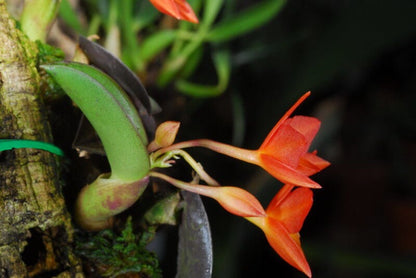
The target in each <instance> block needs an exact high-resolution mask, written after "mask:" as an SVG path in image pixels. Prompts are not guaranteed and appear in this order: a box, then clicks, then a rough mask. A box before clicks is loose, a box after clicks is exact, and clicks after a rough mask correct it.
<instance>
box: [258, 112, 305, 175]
mask: <svg viewBox="0 0 416 278" xmlns="http://www.w3.org/2000/svg"><path fill="white" fill-rule="evenodd" d="M290 120H291V119H287V121H286V122H284V123H283V124H282V125H281V126H280V128H279V130H277V131H276V132H275V133H274V136H273V137H272V138H270V139H269V140H268V141H267V143H263V144H262V145H261V147H260V149H259V152H261V153H265V154H267V155H270V156H273V157H274V158H275V159H277V160H279V161H281V162H282V163H284V164H287V165H288V166H290V167H292V168H296V167H297V165H298V164H299V159H300V157H301V156H302V155H303V154H304V153H306V151H307V150H308V147H309V144H308V142H307V141H306V140H305V137H304V136H303V135H302V134H301V133H299V132H298V131H297V130H296V129H294V128H293V127H292V126H291V125H290V124H289V123H290Z"/></svg>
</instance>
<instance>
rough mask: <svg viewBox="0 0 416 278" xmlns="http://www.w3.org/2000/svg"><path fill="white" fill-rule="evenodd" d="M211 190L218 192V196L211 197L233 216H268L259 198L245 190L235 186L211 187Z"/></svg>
mask: <svg viewBox="0 0 416 278" xmlns="http://www.w3.org/2000/svg"><path fill="white" fill-rule="evenodd" d="M211 189H212V190H216V194H215V195H212V196H210V197H212V198H214V199H215V200H217V202H218V203H220V205H221V206H222V207H223V208H224V209H225V210H227V211H228V212H230V213H232V214H235V215H237V216H241V217H259V216H265V215H266V212H265V211H264V209H263V207H262V205H261V204H260V202H259V201H258V200H257V198H256V197H254V196H253V195H252V194H251V193H249V192H248V191H246V190H244V189H241V188H239V187H233V186H222V187H211Z"/></svg>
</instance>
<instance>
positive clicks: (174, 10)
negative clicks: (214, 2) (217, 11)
mask: <svg viewBox="0 0 416 278" xmlns="http://www.w3.org/2000/svg"><path fill="white" fill-rule="evenodd" d="M150 2H151V3H152V4H153V6H155V8H156V9H158V10H159V11H160V12H162V13H164V14H167V15H170V16H173V17H174V18H176V19H181V20H186V21H189V22H192V23H198V18H197V17H196V15H195V13H194V11H193V10H192V7H191V6H190V5H189V3H188V2H186V0H150Z"/></svg>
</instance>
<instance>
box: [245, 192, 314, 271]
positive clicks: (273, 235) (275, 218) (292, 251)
mask: <svg viewBox="0 0 416 278" xmlns="http://www.w3.org/2000/svg"><path fill="white" fill-rule="evenodd" d="M292 189H293V185H284V186H283V188H282V189H281V190H280V191H279V192H278V193H277V194H276V196H275V197H274V198H273V200H272V201H271V202H270V204H269V206H268V207H267V209H266V216H265V217H247V218H246V219H247V220H249V221H250V222H252V223H253V224H255V225H256V226H258V227H259V228H260V229H262V230H263V232H264V234H265V235H266V238H267V241H268V242H269V244H270V246H271V247H272V248H273V249H274V250H275V251H276V253H277V254H279V256H280V257H282V259H284V260H285V261H286V262H287V263H288V264H290V265H292V266H293V267H295V268H297V269H298V270H300V271H302V272H303V273H305V275H306V276H308V277H311V276H312V273H311V269H310V267H309V264H308V262H307V261H306V258H305V255H304V253H303V251H302V248H301V245H300V235H299V231H300V230H301V228H302V225H303V222H304V220H305V218H306V216H307V215H308V213H309V211H310V209H311V206H312V203H313V193H312V190H310V189H309V188H304V187H299V188H297V189H295V190H293V191H292Z"/></svg>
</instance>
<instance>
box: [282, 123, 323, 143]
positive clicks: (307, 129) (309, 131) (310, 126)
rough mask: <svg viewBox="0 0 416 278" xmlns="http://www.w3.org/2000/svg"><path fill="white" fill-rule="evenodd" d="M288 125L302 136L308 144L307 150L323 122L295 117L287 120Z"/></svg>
mask: <svg viewBox="0 0 416 278" xmlns="http://www.w3.org/2000/svg"><path fill="white" fill-rule="evenodd" d="M287 123H288V124H289V125H290V126H291V127H293V128H294V129H295V130H296V131H297V132H299V133H300V134H302V135H303V136H304V138H305V141H306V142H307V149H309V146H310V144H311V142H312V140H313V138H315V136H316V134H317V133H318V130H319V128H320V127H321V121H320V120H318V119H317V118H314V117H307V116H294V117H293V118H289V119H287Z"/></svg>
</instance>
